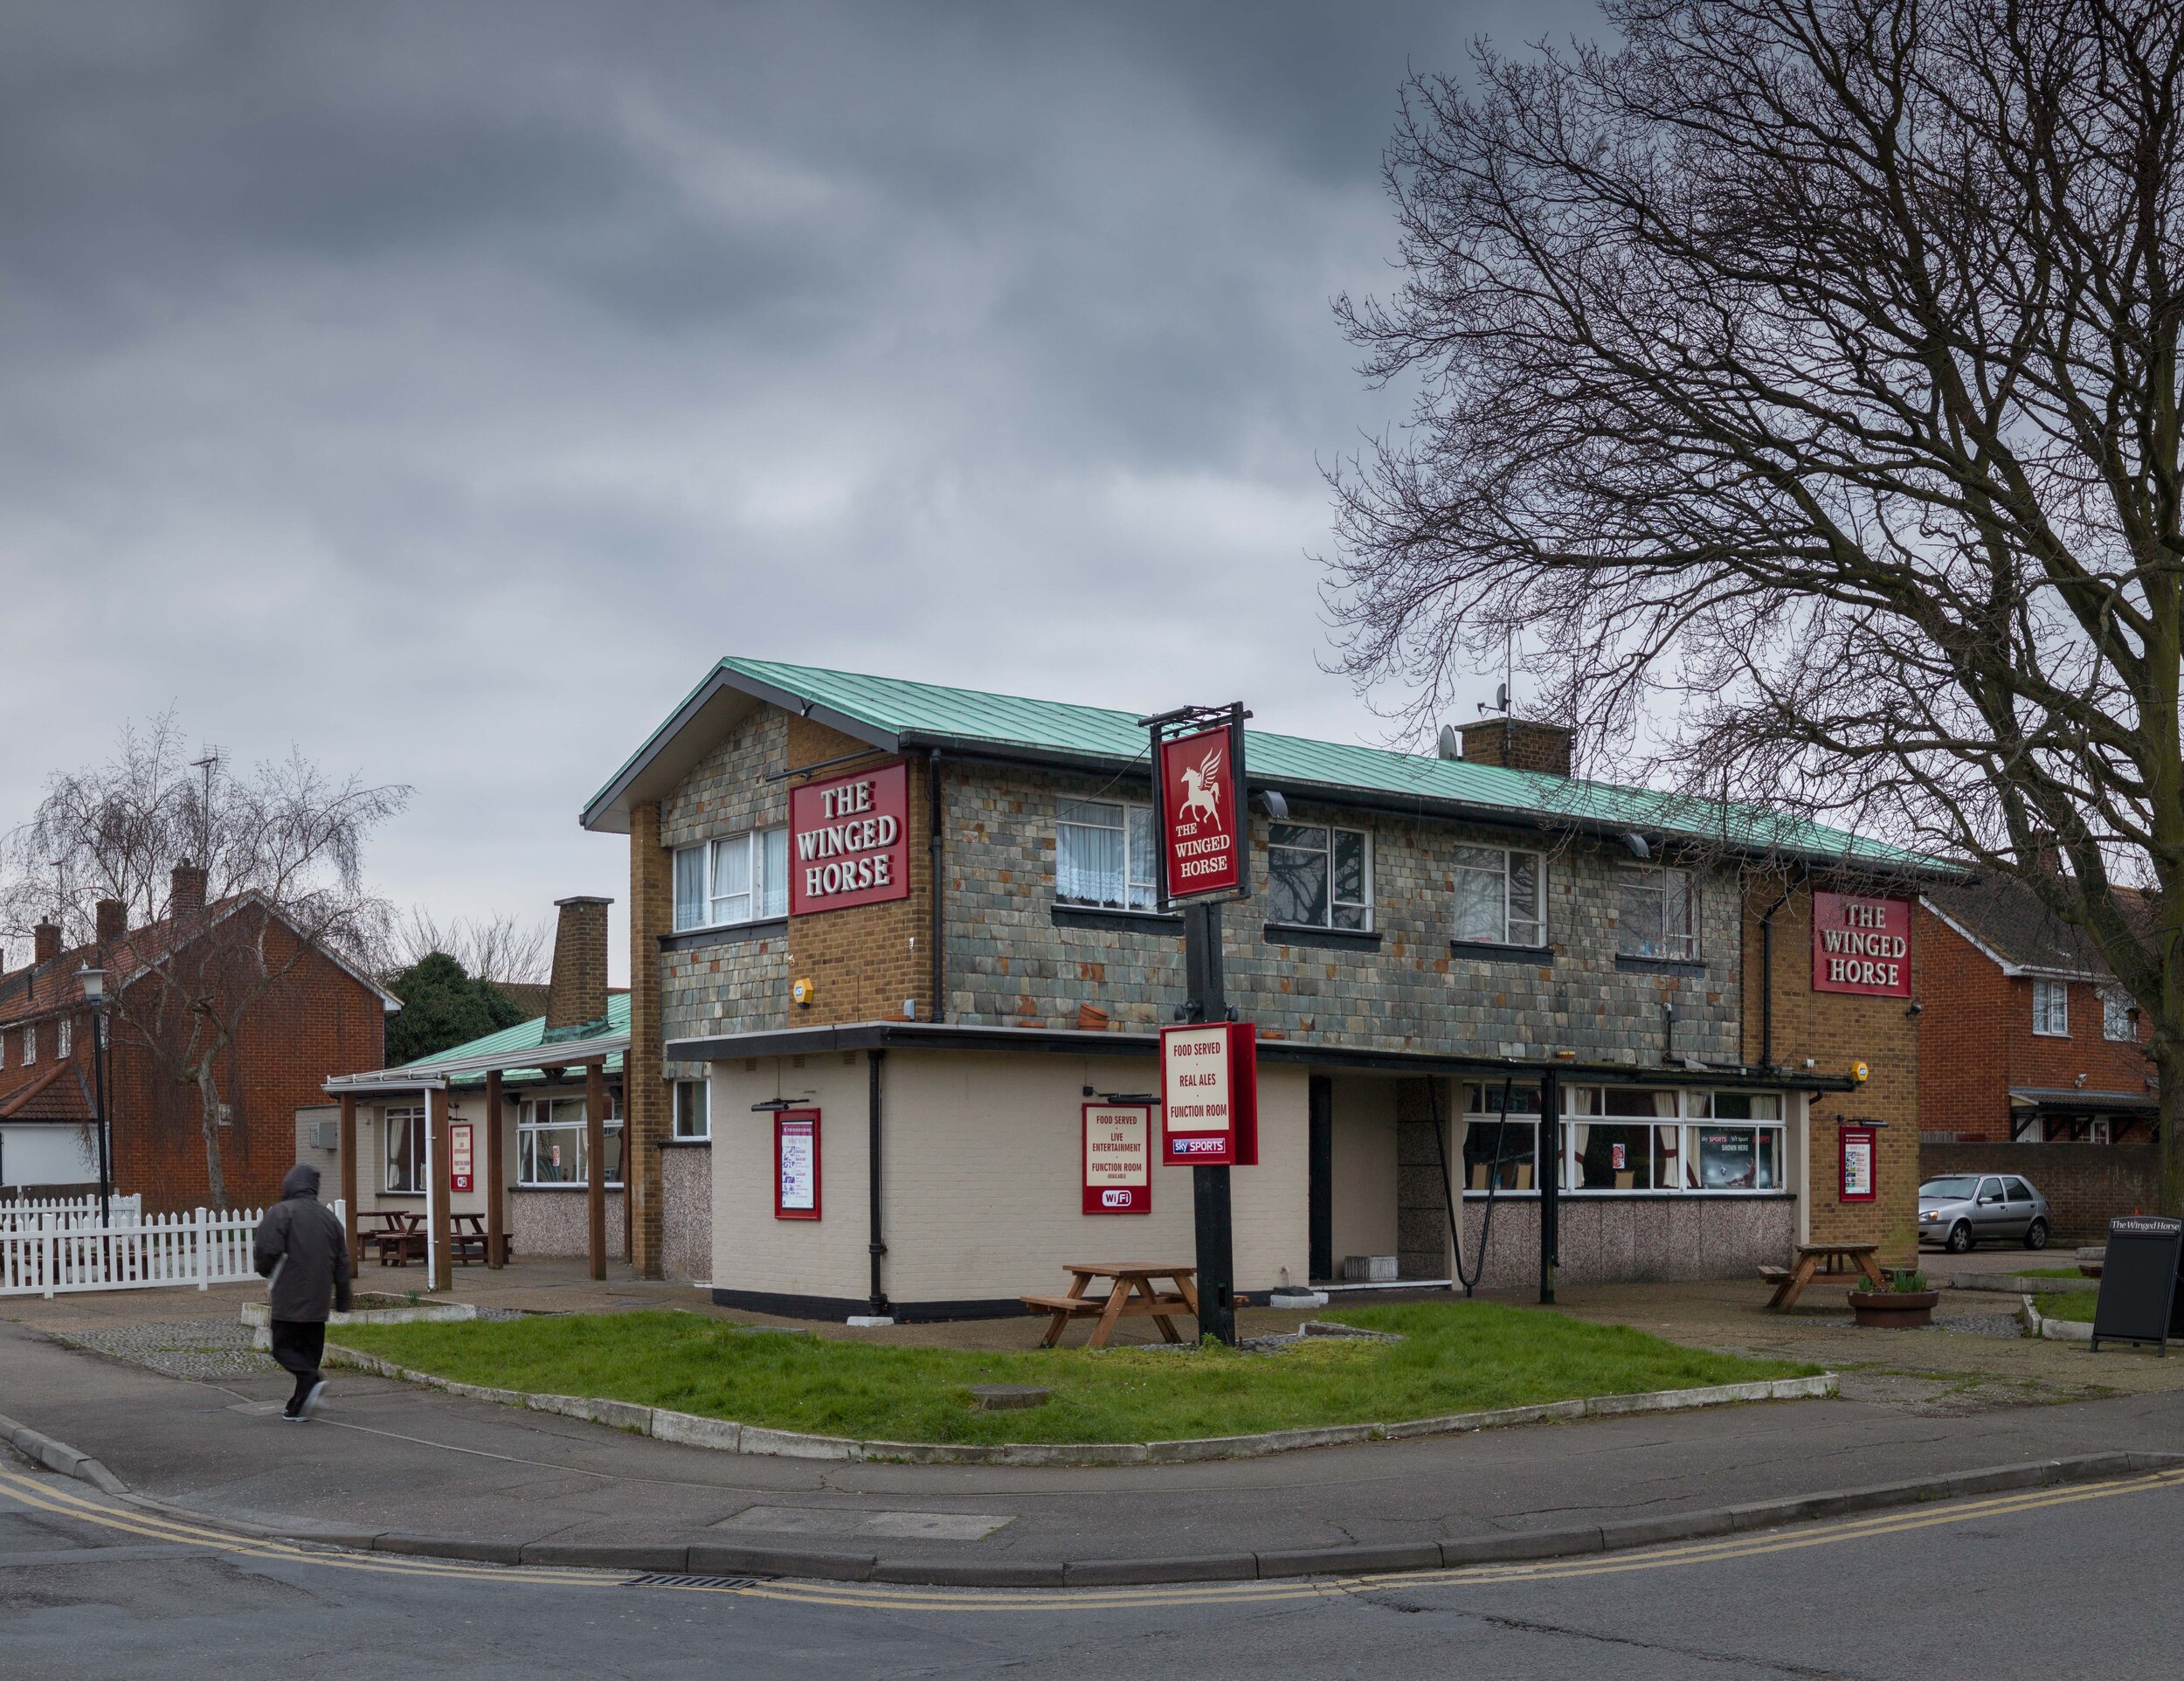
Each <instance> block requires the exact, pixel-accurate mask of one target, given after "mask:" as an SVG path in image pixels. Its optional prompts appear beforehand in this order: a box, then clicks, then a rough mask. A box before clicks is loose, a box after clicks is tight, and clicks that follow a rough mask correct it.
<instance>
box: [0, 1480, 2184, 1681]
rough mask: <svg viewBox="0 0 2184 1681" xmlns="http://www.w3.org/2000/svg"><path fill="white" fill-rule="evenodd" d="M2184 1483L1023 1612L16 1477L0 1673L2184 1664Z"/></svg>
mask: <svg viewBox="0 0 2184 1681" xmlns="http://www.w3.org/2000/svg"><path fill="white" fill-rule="evenodd" d="M2180 1576H2184V1472H2167V1473H2163V1474H2161V1475H2160V1476H2156V1477H2141V1478H2137V1479H2133V1480H2132V1481H2130V1482H2126V1483H2111V1484H2092V1485H2086V1486H2079V1487H2074V1488H2059V1489H2043V1490H2038V1491H2027V1492H2024V1493H2020V1494H2013V1495H2006V1496H1998V1497H1995V1498H1989V1499H1984V1500H1974V1501H1966V1502H1958V1503H1952V1504H1951V1505H1937V1506H1929V1507H1922V1508H1915V1509H1911V1510H1908V1511H1902V1512H1888V1513H1883V1514H1879V1515H1877V1516H1875V1517H1872V1518H1863V1519H1858V1520H1856V1521H1850V1522H1844V1523H1836V1524H1828V1525H1799V1526H1796V1527H1794V1528H1789V1529H1784V1530H1780V1531H1777V1532H1770V1533H1766V1534H1757V1535H1745V1536H1739V1537H1736V1538H1733V1539H1724V1540H1721V1541H1715V1542H1704V1543H1697V1544H1693V1545H1690V1546H1682V1547H1677V1548H1672V1549H1662V1550H1659V1551H1655V1552H1652V1553H1629V1554H1622V1555H1616V1556H1612V1557H1608V1558H1600V1557H1594V1558H1592V1559H1589V1560H1569V1561H1567V1562H1564V1563H1550V1564H1543V1565H1539V1566H1536V1567H1527V1568H1521V1569H1520V1568H1515V1567H1503V1568H1498V1569H1489V1570H1478V1571H1467V1572H1461V1573H1434V1574H1429V1575H1416V1576H1406V1577H1377V1578H1360V1579H1356V1580H1352V1581H1346V1582H1339V1583H1330V1582H1303V1581H1299V1582H1247V1583H1236V1584H1207V1585H1206V1586H1204V1587H1202V1588H1137V1589H1115V1590H1083V1589H1080V1590H1075V1591H1061V1590H1056V1591H1044V1590H1041V1591H1037V1592H1023V1593H1015V1594H1002V1593H990V1592H973V1591H969V1590H961V1591H951V1590H946V1589H937V1588H881V1587H873V1586H863V1585H858V1586H851V1585H846V1584H833V1583H794V1582H772V1581H725V1582H686V1583H684V1584H682V1585H679V1586H677V1585H651V1584H647V1583H646V1581H643V1580H642V1579H637V1580H632V1579H630V1578H628V1577H625V1576H616V1575H609V1574H594V1573H588V1572H580V1571H538V1570H532V1571H521V1570H501V1569H496V1568H492V1567H466V1566H462V1565H459V1564H451V1563H447V1562H444V1561H438V1560H398V1559H390V1558H386V1557H378V1556H365V1555H335V1554H314V1553H312V1552H311V1551H310V1550H308V1549H305V1548H301V1547H298V1546H294V1545H292V1544H289V1543H286V1542H245V1541H240V1540H238V1539H234V1538H232V1537H226V1536H224V1535H222V1534H221V1533H219V1532H216V1531H213V1530H211V1529H206V1528H203V1527H200V1526H198V1525H195V1524H191V1523H186V1522H180V1521H176V1520H169V1519H164V1518H157V1517H153V1516H148V1515H146V1514H144V1513H142V1512H138V1511H135V1510H134V1509H132V1508H130V1507H128V1506H127V1505H122V1504H121V1503H119V1502H116V1501H111V1500H107V1499H106V1498H103V1497H100V1496H98V1495H96V1494H93V1492H92V1491H89V1490H88V1489H87V1488H86V1487H85V1486H84V1485H83V1484H77V1483H72V1482H69V1481H66V1479H61V1478H57V1477H48V1476H45V1475H43V1474H40V1475H36V1476H33V1475H31V1474H29V1473H26V1472H24V1471H23V1470H20V1469H19V1468H18V1467H17V1466H15V1465H13V1464H10V1465H8V1466H5V1467H0V1674H4V1675H5V1676H6V1677H7V1678H9V1681H38V1678H45V1677H57V1678H58V1677H66V1678H70V1681H77V1678H93V1677H108V1676H111V1677H115V1678H121V1677H128V1678H131V1681H139V1678H142V1681H152V1678H166V1677H175V1678H188V1681H202V1678H204V1677H205V1676H207V1675H216V1674H217V1675H232V1676H238V1677H248V1676H259V1675H265V1676H280V1677H284V1678H285V1677H309V1676H317V1675H325V1676H340V1677H342V1678H345V1681H354V1678H355V1677H356V1676H357V1675H359V1674H366V1673H369V1674H386V1675H399V1676H404V1677H413V1676H440V1675H446V1676H461V1677H464V1678H467V1681H486V1678H499V1677H522V1678H525V1681H531V1678H539V1677H559V1676H570V1675H583V1676H587V1677H620V1676H644V1677H653V1676H661V1677H681V1676H706V1677H722V1676H728V1677H741V1676H768V1675H777V1674H793V1675H797V1676H798V1677H813V1678H818V1677H828V1678H832V1677H858V1678H863V1677H879V1676H901V1675H916V1676H940V1677H948V1676H982V1675H986V1674H999V1673H1012V1674H1023V1675H1036V1676H1040V1677H1049V1676H1052V1677H1074V1676H1082V1677H1101V1678H1109V1677H1133V1676H1160V1677H1171V1676H1176V1675H1185V1676H1188V1677H1190V1678H1191V1681H1215V1678H1226V1677H1232V1676H1233V1677H1250V1678H1253V1681H1266V1678H1269V1677H1284V1678H1286V1677H1291V1676H1313V1677H1321V1676H1329V1677H1332V1676H1344V1677H1347V1676H1358V1677H1365V1676H1371V1677H1375V1678H1378V1677H1385V1676H1389V1675H1403V1676H1420V1677H1431V1676H1441V1675H1462V1676H1487V1677H1496V1678H1502V1677H1525V1678H1531V1677H1578V1676H1601V1677H1615V1678H1619V1681H1621V1678H1631V1681H1640V1678H1655V1677H1676V1678H1683V1677H1704V1678H1716V1677H1719V1678H1742V1677H1774V1676H1796V1677H1858V1678H1869V1677H1872V1678H1879V1677H1898V1676H1902V1677H1910V1676H1918V1677H1922V1678H1924V1677H1931V1676H1933V1675H1936V1674H1945V1673H1946V1674H1952V1675H1966V1676H1979V1677H1981V1678H2011V1677H2021V1676H2022V1677H2027V1678H2032V1677H2039V1678H2042V1681H2048V1678H2056V1677H2063V1678H2072V1677H2080V1676H2095V1675H2102V1674H2118V1675H2140V1674H2151V1673H2154V1672H2156V1671H2167V1669H2168V1668H2169V1667H2170V1666H2171V1663H2172V1661H2173V1654H2174V1652H2175V1651H2176V1650H2179V1648H2180V1646H2184V1596H2180V1595H2176V1594H2175V1593H2174V1592H2173V1591H2172V1584H2174V1582H2175V1581H2178V1580H2179V1579H2180Z"/></svg>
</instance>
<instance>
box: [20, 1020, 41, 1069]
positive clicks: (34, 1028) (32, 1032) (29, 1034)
mask: <svg viewBox="0 0 2184 1681" xmlns="http://www.w3.org/2000/svg"><path fill="white" fill-rule="evenodd" d="M37 1061H38V1024H37V1023H36V1022H32V1023H31V1025H30V1026H29V1027H25V1028H24V1029H23V1066H24V1068H28V1067H30V1065H31V1063H33V1062H37Z"/></svg>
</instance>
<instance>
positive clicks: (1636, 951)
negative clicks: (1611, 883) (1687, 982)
mask: <svg viewBox="0 0 2184 1681" xmlns="http://www.w3.org/2000/svg"><path fill="white" fill-rule="evenodd" d="M1615 932H1616V945H1615V949H1616V951H1617V952H1618V953H1620V954H1621V956H1623V957H1627V958H1668V959H1669V960H1671V961H1683V962H1689V961H1691V960H1693V959H1695V958H1697V956H1698V890H1697V888H1696V887H1695V886H1694V885H1693V884H1692V881H1691V872H1690V870H1688V869H1667V868H1658V867H1648V868H1630V867H1628V866H1626V867H1625V868H1622V869H1620V870H1618V871H1617V872H1616V883H1615Z"/></svg>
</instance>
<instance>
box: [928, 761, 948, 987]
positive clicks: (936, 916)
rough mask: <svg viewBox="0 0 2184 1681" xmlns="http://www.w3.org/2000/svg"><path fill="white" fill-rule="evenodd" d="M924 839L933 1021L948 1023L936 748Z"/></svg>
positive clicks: (931, 768) (930, 770) (931, 769)
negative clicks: (928, 874) (930, 902)
mask: <svg viewBox="0 0 2184 1681" xmlns="http://www.w3.org/2000/svg"><path fill="white" fill-rule="evenodd" d="M925 827H926V829H927V834H926V838H925V846H926V851H927V853H928V854H929V857H930V866H931V879H932V894H933V927H932V931H931V933H930V935H929V936H928V938H930V940H931V941H932V943H933V1020H936V1021H945V1020H948V992H947V987H948V957H947V951H946V948H945V947H944V946H943V944H942V940H943V930H944V929H945V927H946V926H947V924H946V923H945V922H944V921H943V916H944V911H945V905H944V902H943V889H942V887H941V875H940V869H941V849H940V840H941V833H942V825H941V814H940V749H939V748H937V747H936V748H934V749H932V751H930V753H928V754H927V755H926V758H925Z"/></svg>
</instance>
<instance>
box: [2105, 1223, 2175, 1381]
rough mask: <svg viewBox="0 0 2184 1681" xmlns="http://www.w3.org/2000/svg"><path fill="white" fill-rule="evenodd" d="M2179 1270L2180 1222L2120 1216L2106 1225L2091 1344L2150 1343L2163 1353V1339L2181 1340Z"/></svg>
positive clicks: (2166, 1343)
mask: <svg viewBox="0 0 2184 1681" xmlns="http://www.w3.org/2000/svg"><path fill="white" fill-rule="evenodd" d="M2180 1267H2184V1220H2174V1219H2171V1218H2170V1217H2169V1216H2168V1215H2167V1214H2125V1215H2123V1216H2121V1217H2120V1218H2118V1219H2115V1220H2111V1221H2109V1222H2108V1252H2107V1254H2106V1255H2105V1256H2104V1257H2103V1259H2102V1261H2101V1293H2100V1300H2099V1302H2098V1304H2096V1305H2095V1306H2094V1309H2093V1346H2094V1347H2095V1348H2096V1349H2098V1348H2099V1347H2100V1345H2102V1344H2103V1343H2105V1342H2111V1343H2153V1344H2154V1345H2156V1346H2157V1347H2158V1348H2160V1351H2161V1352H2162V1353H2163V1354H2165V1355H2166V1354H2167V1352H2169V1339H2170V1338H2172V1337H2184V1290H2178V1288H2177V1272H2178V1269H2179V1268H2180Z"/></svg>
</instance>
